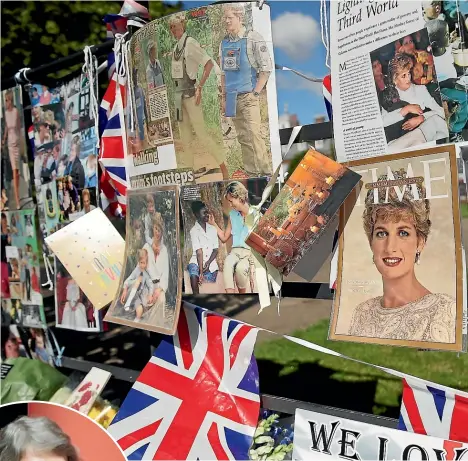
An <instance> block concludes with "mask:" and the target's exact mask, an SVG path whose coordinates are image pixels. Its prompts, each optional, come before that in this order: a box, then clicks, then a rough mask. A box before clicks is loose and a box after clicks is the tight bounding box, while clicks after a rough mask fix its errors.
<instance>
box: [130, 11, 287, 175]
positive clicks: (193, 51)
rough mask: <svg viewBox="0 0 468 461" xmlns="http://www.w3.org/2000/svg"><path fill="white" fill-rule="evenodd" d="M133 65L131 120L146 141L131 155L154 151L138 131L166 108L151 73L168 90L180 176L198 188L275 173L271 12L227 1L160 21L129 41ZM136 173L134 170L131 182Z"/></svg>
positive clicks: (174, 148)
mask: <svg viewBox="0 0 468 461" xmlns="http://www.w3.org/2000/svg"><path fill="white" fill-rule="evenodd" d="M150 53H151V54H152V55H154V56H156V57H155V65H154V66H149V64H148V62H149V58H148V55H149V54H150ZM131 59H132V62H133V64H134V69H136V71H135V72H134V74H133V75H132V87H133V92H134V93H135V94H134V96H133V97H134V100H135V101H136V100H137V99H138V105H139V107H140V110H139V113H138V114H136V115H135V117H136V118H137V119H138V120H137V122H138V123H137V125H138V126H137V128H138V130H139V132H140V136H141V139H144V140H145V141H143V142H140V143H137V144H136V145H135V146H136V149H139V150H137V151H135V152H133V154H136V153H138V152H140V151H143V150H145V149H147V148H150V147H151V146H150V145H149V144H148V143H147V142H146V139H148V138H147V136H146V135H145V136H142V135H141V132H142V131H144V130H145V129H146V131H148V129H149V126H150V124H151V123H152V122H154V121H155V120H156V119H155V118H153V112H154V111H155V109H154V107H155V106H156V105H158V108H161V107H163V105H165V103H164V104H163V103H162V102H161V97H159V96H158V98H157V99H158V101H159V103H158V104H156V102H155V101H156V96H155V94H156V92H155V90H153V89H150V88H154V85H155V84H154V83H153V81H154V80H155V77H154V76H153V75H155V73H156V74H157V75H158V77H159V76H161V78H160V80H159V84H161V85H162V84H164V90H165V91H167V105H168V115H169V117H168V118H169V122H170V124H171V130H170V132H171V133H172V136H173V139H174V145H173V146H172V147H173V151H175V157H176V165H177V169H185V170H190V171H191V173H192V175H193V177H194V178H195V181H196V182H198V183H205V182H213V181H221V180H228V179H229V178H249V177H258V176H266V175H271V174H272V172H273V170H274V169H275V168H276V166H277V164H278V161H279V155H280V150H281V149H280V146H279V142H277V140H276V136H277V135H276V133H277V131H278V128H277V127H276V125H275V124H276V120H277V115H276V116H274V114H273V113H274V112H275V111H276V110H277V109H276V104H273V99H272V98H271V97H270V93H271V95H273V93H275V88H274V86H275V78H274V75H272V72H273V70H274V62H273V48H272V39H271V27H270V12H269V9H268V8H267V9H263V8H262V10H260V9H258V8H255V5H254V6H252V5H251V4H250V3H249V2H235V3H234V2H229V4H226V5H209V6H204V7H200V8H194V9H191V10H188V11H184V12H179V13H176V14H172V15H169V16H167V17H164V18H161V19H157V20H155V21H153V22H152V23H150V24H149V25H148V26H147V29H146V30H145V33H144V34H143V33H140V34H139V33H138V32H137V33H136V34H135V36H134V37H133V38H132V42H131ZM154 69H156V70H154ZM150 71H151V72H150ZM150 74H151V75H150ZM273 74H274V73H273ZM135 81H136V83H135ZM142 104H146V110H145V109H142V108H141V105H142ZM136 105H137V104H135V106H136ZM161 112H162V110H161ZM164 117H167V115H166V114H164V115H162V114H161V115H160V116H159V117H157V118H158V119H161V118H164ZM142 118H144V123H143V125H144V126H141V123H140V120H141V119H142ZM158 150H159V147H158ZM276 150H277V152H276ZM273 151H275V152H273ZM272 152H273V153H272ZM272 156H273V157H274V158H275V160H274V161H272ZM276 157H278V158H276ZM140 171H142V173H144V171H143V169H141V170H140ZM138 174H139V170H138V168H137V167H135V173H134V174H133V173H131V175H134V176H137V175H138Z"/></svg>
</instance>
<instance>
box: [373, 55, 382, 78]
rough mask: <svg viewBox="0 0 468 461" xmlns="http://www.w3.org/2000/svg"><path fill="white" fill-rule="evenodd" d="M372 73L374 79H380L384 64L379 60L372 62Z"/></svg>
mask: <svg viewBox="0 0 468 461" xmlns="http://www.w3.org/2000/svg"><path fill="white" fill-rule="evenodd" d="M372 73H373V74H374V77H379V76H381V75H382V64H381V63H380V61H379V60H378V59H375V60H374V61H372Z"/></svg>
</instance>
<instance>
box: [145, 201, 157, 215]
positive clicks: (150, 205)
mask: <svg viewBox="0 0 468 461" xmlns="http://www.w3.org/2000/svg"><path fill="white" fill-rule="evenodd" d="M146 209H147V210H148V214H154V212H155V211H156V209H155V206H154V200H153V199H152V198H151V199H150V198H148V199H147V200H146Z"/></svg>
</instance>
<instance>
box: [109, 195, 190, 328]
mask: <svg viewBox="0 0 468 461" xmlns="http://www.w3.org/2000/svg"><path fill="white" fill-rule="evenodd" d="M127 203H128V205H127V229H126V239H125V240H126V249H125V253H126V254H125V267H124V271H123V277H122V278H121V281H120V287H119V291H118V296H117V297H116V299H115V300H114V303H113V304H112V306H111V307H110V309H109V311H108V313H107V314H106V317H105V319H104V320H105V321H109V322H114V323H119V324H123V325H129V326H133V327H137V328H142V329H147V330H151V331H156V332H161V333H165V334H173V333H174V332H175V329H176V326H177V320H178V315H179V309H180V298H181V284H182V276H181V275H179V274H181V268H180V262H179V259H178V254H179V221H178V217H179V207H178V204H179V198H178V191H177V189H176V188H174V187H166V188H164V189H158V190H156V191H152V190H151V189H144V190H143V191H137V190H135V191H130V192H129V195H128V200H127ZM136 222H140V223H142V222H144V223H145V227H146V229H145V236H143V235H142V232H141V227H138V226H134V224H135V223H136Z"/></svg>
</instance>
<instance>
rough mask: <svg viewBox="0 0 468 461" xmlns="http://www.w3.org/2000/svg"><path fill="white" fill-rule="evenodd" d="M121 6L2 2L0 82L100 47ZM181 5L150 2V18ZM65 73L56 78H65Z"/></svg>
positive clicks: (176, 9) (118, 4)
mask: <svg viewBox="0 0 468 461" xmlns="http://www.w3.org/2000/svg"><path fill="white" fill-rule="evenodd" d="M121 5H122V2H118V1H114V2H110V1H43V2H37V1H36V2H27V1H23V2H15V1H13V2H10V1H9V2H2V5H1V25H2V31H1V36H2V78H7V77H10V76H12V75H13V74H14V73H15V72H16V71H17V70H18V69H20V68H22V67H31V68H34V67H38V66H40V65H41V64H44V63H47V62H50V61H53V60H54V59H57V58H59V57H62V56H68V55H70V54H72V53H75V52H77V51H79V50H81V49H83V47H84V46H85V45H94V44H98V43H102V42H103V41H104V40H105V38H106V26H105V24H104V23H103V21H102V18H103V17H104V15H106V14H108V13H118V12H119V11H120V8H121ZM180 8H181V4H180V3H179V4H176V5H167V4H165V3H163V2H159V1H152V2H150V13H151V18H152V19H155V18H158V17H161V16H164V15H166V14H170V13H173V12H175V11H178V10H180ZM68 71H69V69H64V70H63V71H62V72H59V73H58V74H57V75H56V76H57V77H60V76H63V75H64V74H67V73H68Z"/></svg>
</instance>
